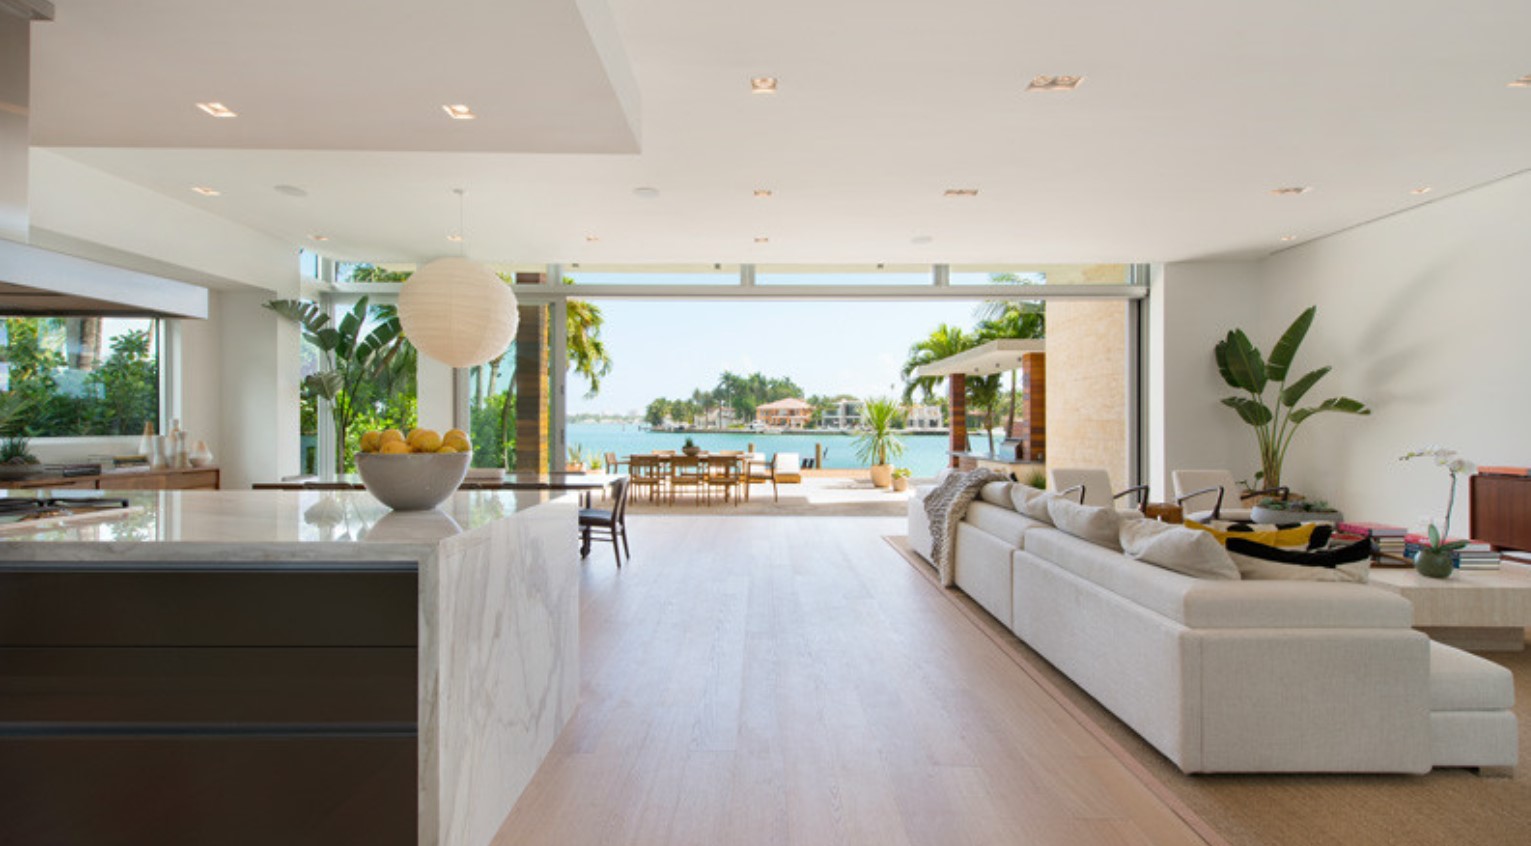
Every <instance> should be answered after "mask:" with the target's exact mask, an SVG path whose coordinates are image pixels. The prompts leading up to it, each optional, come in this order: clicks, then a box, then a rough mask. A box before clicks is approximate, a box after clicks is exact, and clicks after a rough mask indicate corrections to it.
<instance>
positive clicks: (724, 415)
mask: <svg viewBox="0 0 1531 846" xmlns="http://www.w3.org/2000/svg"><path fill="white" fill-rule="evenodd" d="M738 422H739V417H738V415H736V414H734V410H733V409H732V408H730V407H728V406H726V405H720V406H718V407H716V408H709V409H707V410H706V411H705V412H703V413H702V416H701V417H699V418H697V425H698V426H701V427H702V428H704V429H727V428H728V427H730V426H733V425H734V424H736V423H738Z"/></svg>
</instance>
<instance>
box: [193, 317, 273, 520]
mask: <svg viewBox="0 0 1531 846" xmlns="http://www.w3.org/2000/svg"><path fill="white" fill-rule="evenodd" d="M269 298H270V296H269V295H268V294H264V293H251V294H242V293H233V292H229V291H225V292H221V293H220V294H219V295H218V299H217V306H218V317H217V318H216V319H217V320H218V322H219V325H218V326H216V327H214V332H213V333H212V334H213V335H215V336H216V338H217V341H218V350H217V353H216V355H217V358H216V359H211V360H215V361H217V362H218V373H219V376H218V380H219V384H218V386H217V388H218V396H219V399H220V403H219V415H220V417H221V418H222V425H221V427H220V432H221V435H220V438H219V446H217V447H214V450H213V454H214V456H215V457H216V459H217V463H218V465H219V466H220V467H222V469H223V474H222V483H223V487H224V488H232V489H236V490H237V489H241V488H248V487H249V486H250V484H251V483H252V482H268V481H276V480H278V479H280V478H281V477H282V476H284V475H290V474H293V473H296V472H298V468H299V455H298V449H299V438H298V389H299V372H298V371H299V366H300V360H299V354H300V349H299V344H300V337H299V332H298V327H297V324H295V323H292V322H291V321H288V320H285V319H283V318H281V317H278V316H277V315H276V313H275V312H272V311H270V310H268V309H265V308H262V307H261V303H263V302H265V301H266V300H267V299H269ZM209 353H211V350H209ZM187 390H188V391H191V390H192V388H191V386H190V385H188V387H187ZM210 445H211V444H210Z"/></svg>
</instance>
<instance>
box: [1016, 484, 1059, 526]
mask: <svg viewBox="0 0 1531 846" xmlns="http://www.w3.org/2000/svg"><path fill="white" fill-rule="evenodd" d="M1052 498H1053V495H1052V494H1050V493H1048V492H1047V491H1044V490H1042V489H1041V488H1034V487H1032V486H1031V485H1023V484H1021V483H1019V482H1017V483H1015V484H1013V485H1011V486H1010V504H1011V506H1012V507H1013V508H1015V510H1016V511H1019V512H1021V513H1022V514H1025V515H1026V516H1027V517H1030V518H1031V519H1033V520H1039V521H1041V522H1043V523H1046V524H1047V525H1049V526H1051V525H1052V524H1053V518H1052V516H1051V515H1050V514H1049V513H1048V511H1047V501H1048V500H1049V499H1052Z"/></svg>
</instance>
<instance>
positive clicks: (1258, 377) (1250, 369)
mask: <svg viewBox="0 0 1531 846" xmlns="http://www.w3.org/2000/svg"><path fill="white" fill-rule="evenodd" d="M1226 343H1227V345H1228V346H1227V349H1226V350H1225V351H1224V354H1225V356H1226V358H1227V361H1228V372H1229V373H1230V374H1231V375H1232V376H1233V379H1234V383H1235V384H1236V385H1237V386H1238V387H1239V388H1242V389H1243V390H1246V391H1249V392H1250V393H1252V394H1260V393H1264V392H1265V361H1264V360H1263V359H1261V358H1260V351H1259V350H1257V349H1255V345H1254V344H1251V343H1250V342H1249V336H1248V335H1245V334H1244V330H1242V329H1235V330H1233V331H1232V332H1229V333H1228V340H1227V341H1226Z"/></svg>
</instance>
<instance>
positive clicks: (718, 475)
mask: <svg viewBox="0 0 1531 846" xmlns="http://www.w3.org/2000/svg"><path fill="white" fill-rule="evenodd" d="M740 460H741V457H740V454H739V453H737V452H735V453H733V454H723V453H717V454H714V455H709V456H707V458H706V463H707V473H706V476H705V479H704V482H705V484H706V486H707V501H708V503H709V504H710V503H711V502H712V492H713V491H721V492H722V493H723V501H724V502H728V501H729V500H730V499H732V500H733V503H734V505H738V504H739V497H738V496H737V492H738V489H739V482H740V479H741V476H740V474H739V464H740Z"/></svg>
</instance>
